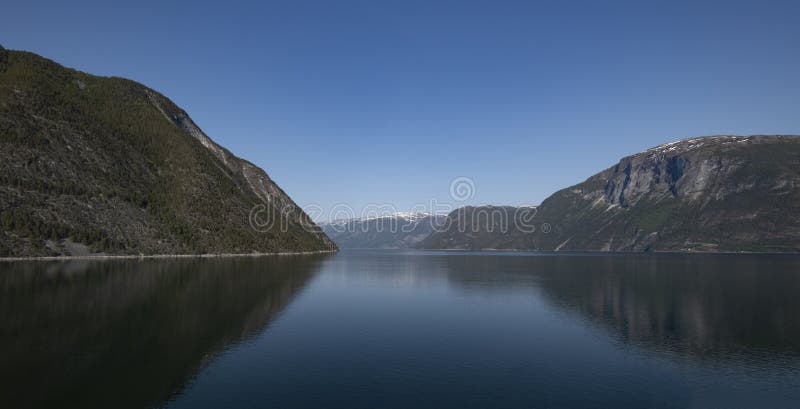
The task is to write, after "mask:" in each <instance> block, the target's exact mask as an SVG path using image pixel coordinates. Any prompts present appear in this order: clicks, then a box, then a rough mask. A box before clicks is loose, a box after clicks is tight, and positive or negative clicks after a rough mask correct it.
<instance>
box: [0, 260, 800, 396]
mask: <svg viewBox="0 0 800 409" xmlns="http://www.w3.org/2000/svg"><path fill="white" fill-rule="evenodd" d="M0 325H1V326H0V407H7V408H11V407H14V408H21V407H153V406H156V407H161V406H168V407H176V408H196V407H213V408H220V407H225V408H237V407H276V408H295V407H303V408H308V407H325V408H334V407H341V408H409V407H435V408H448V407H451V408H469V407H474V408H487V407H492V408H529V407H598V408H607V407H615V408H624V407H630V408H642V407H664V408H680V407H727V408H736V407H777V408H781V407H786V408H789V407H796V406H797V405H798V402H800V257H796V256H782V255H698V254H694V255H685V254H684V255H681V254H642V255H630V254H628V255H618V254H557V255H556V254H533V253H486V252H484V253H465V252H411V251H345V252H342V253H339V254H333V255H327V256H274V257H273V256H270V257H254V258H208V259H205V258H204V259H147V260H116V261H111V260H105V261H68V262H10V263H2V264H0Z"/></svg>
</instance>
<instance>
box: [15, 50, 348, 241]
mask: <svg viewBox="0 0 800 409" xmlns="http://www.w3.org/2000/svg"><path fill="white" fill-rule="evenodd" d="M0 178H2V179H0V227H1V228H2V234H0V256H48V255H63V254H75V253H77V252H104V253H108V254H140V253H143V254H172V253H181V254H182V253H250V252H278V251H316V250H331V249H335V245H334V244H333V243H332V242H331V241H330V240H329V239H328V238H327V237H326V236H325V234H324V233H323V232H321V230H320V229H319V227H318V226H316V225H315V224H314V223H313V222H312V221H311V220H310V219H309V218H308V216H307V215H306V214H305V213H304V212H303V211H302V210H300V209H299V208H297V206H295V204H294V202H292V200H291V199H290V198H289V197H288V196H287V195H286V194H285V193H284V192H283V191H282V190H281V189H280V188H279V187H278V186H277V185H276V184H275V183H274V182H273V181H272V180H271V179H270V178H269V176H267V174H266V173H264V171H263V170H261V169H259V168H258V167H256V166H255V165H253V164H251V163H250V162H247V161H245V160H242V159H239V158H237V157H236V156H234V155H233V154H231V153H230V152H229V151H227V150H226V149H224V148H222V147H221V146H219V145H217V144H216V143H214V142H213V141H212V140H211V139H210V138H209V137H208V136H207V135H205V134H204V133H203V132H202V131H201V130H200V129H199V128H198V127H197V126H196V125H195V124H194V122H193V121H192V120H191V118H189V116H188V115H187V114H186V112H184V111H183V110H182V109H180V108H179V107H177V106H176V105H175V104H174V103H172V101H170V100H169V99H167V98H166V97H164V96H163V95H161V94H159V93H157V92H155V91H153V90H151V89H149V88H147V87H145V86H143V85H141V84H138V83H136V82H133V81H130V80H126V79H122V78H113V77H112V78H107V77H96V76H93V75H89V74H85V73H82V72H79V71H75V70H72V69H68V68H64V67H62V66H60V65H58V64H57V63H55V62H52V61H50V60H47V59H45V58H42V57H39V56H37V55H35V54H32V53H28V52H20V51H7V50H5V49H2V48H0ZM254 208H255V209H256V212H255V213H253V214H255V215H256V216H258V218H257V219H256V220H257V222H258V223H257V224H258V225H260V224H262V223H264V222H265V221H266V220H267V218H270V219H269V220H273V222H274V223H273V225H272V226H260V227H258V228H255V229H254V228H253V227H252V226H251V223H250V217H251V210H253V209H254ZM278 215H280V220H278ZM267 227H269V228H267Z"/></svg>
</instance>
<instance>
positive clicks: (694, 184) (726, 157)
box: [419, 135, 800, 252]
mask: <svg viewBox="0 0 800 409" xmlns="http://www.w3.org/2000/svg"><path fill="white" fill-rule="evenodd" d="M456 214H457V213H456ZM798 215H800V137H799V136H796V135H751V136H737V135H717V136H709V137H693V138H686V139H681V140H678V141H674V142H669V143H666V144H662V145H658V146H656V147H653V148H650V149H648V150H646V151H643V152H639V153H636V154H633V155H629V156H626V157H624V158H622V159H620V160H619V162H618V163H616V164H615V165H612V166H611V167H609V168H607V169H605V170H603V171H601V172H598V173H597V174H595V175H592V176H590V177H589V178H587V179H586V180H585V181H583V182H581V183H578V184H576V185H574V186H571V187H568V188H565V189H562V190H559V191H558V192H556V193H554V194H553V195H551V196H550V197H548V198H546V199H545V200H544V201H543V202H542V203H541V205H539V206H538V207H537V208H536V214H535V216H534V217H533V218H532V222H533V224H534V225H538V226H539V227H540V228H539V229H538V230H537V231H534V232H524V231H520V230H519V229H512V230H510V231H508V232H507V233H505V234H498V233H497V232H492V231H487V229H486V228H482V227H483V226H475V225H474V223H472V224H470V221H469V220H468V221H467V224H466V225H464V224H462V225H460V226H459V224H458V223H457V220H456V219H455V217H454V214H453V213H451V215H450V219H451V220H452V224H453V225H454V226H457V228H455V229H449V230H448V231H444V232H437V233H434V234H432V235H431V236H430V237H428V238H426V239H425V240H424V241H423V242H421V243H420V244H419V247H421V248H463V249H478V248H496V249H515V250H548V251H549V250H553V251H554V250H573V251H726V252H727V251H760V252H797V251H800V218H798ZM508 217H509V218H513V217H512V216H511V215H509V216H508ZM544 225H548V226H550V231H548V232H543V231H542V229H541V226H544ZM459 229H460V230H464V231H470V234H469V235H468V234H462V233H463V232H459Z"/></svg>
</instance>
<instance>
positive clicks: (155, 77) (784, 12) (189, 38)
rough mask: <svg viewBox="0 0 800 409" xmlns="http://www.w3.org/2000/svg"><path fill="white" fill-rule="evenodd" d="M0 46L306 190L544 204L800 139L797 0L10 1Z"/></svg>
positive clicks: (367, 197)
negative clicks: (704, 158)
mask: <svg viewBox="0 0 800 409" xmlns="http://www.w3.org/2000/svg"><path fill="white" fill-rule="evenodd" d="M6 3H7V4H4V5H3V6H2V12H1V13H2V19H1V20H2V23H0V43H2V44H3V45H4V46H5V47H6V48H11V49H25V50H29V51H33V52H36V53H39V54H41V55H44V56H47V57H49V58H52V59H54V60H56V61H58V62H60V63H62V64H64V65H67V66H70V67H75V68H78V69H80V70H83V71H87V72H90V73H93V74H98V75H115V76H122V77H127V78H131V79H134V80H137V81H140V82H142V83H144V84H146V85H148V86H151V87H153V88H155V89H157V90H159V91H161V92H163V93H164V94H166V95H167V96H168V97H170V98H172V99H173V100H174V101H175V102H176V103H178V104H179V105H180V106H182V107H183V108H185V109H186V110H187V111H188V112H189V114H190V115H191V116H192V118H193V119H194V120H195V121H196V122H197V123H198V124H199V125H200V126H201V127H202V128H203V129H204V130H205V131H206V132H207V133H208V134H209V135H210V136H211V137H212V138H214V139H215V140H216V141H217V142H219V143H220V144H222V145H224V146H226V147H228V148H229V149H230V150H231V151H233V152H234V153H235V154H237V155H239V156H242V157H244V158H246V159H249V160H251V161H252V162H254V163H256V164H257V165H260V166H262V167H263V168H264V169H265V170H266V171H267V172H268V173H269V174H270V175H271V176H272V177H273V178H274V179H275V180H276V181H277V182H278V183H279V184H280V185H281V186H282V187H283V188H284V189H285V190H286V191H287V192H288V193H289V194H290V195H291V196H292V197H293V198H294V199H295V200H296V201H297V202H298V203H300V204H301V205H308V204H312V203H313V204H317V205H320V206H322V207H324V208H331V207H332V206H333V205H334V204H337V203H348V204H350V205H352V206H354V207H356V208H361V207H363V206H364V205H366V204H368V203H381V204H382V203H391V204H394V205H395V206H397V207H398V208H399V209H401V210H406V209H408V208H410V207H411V206H412V205H414V204H416V203H427V202H428V201H429V200H431V199H438V200H439V201H440V202H451V200H450V198H449V196H450V194H449V186H450V181H451V180H452V179H453V178H455V177H459V176H466V177H469V178H472V179H473V180H474V182H475V186H476V191H475V196H474V197H473V198H472V199H471V200H469V201H468V202H466V203H469V204H480V203H492V204H510V205H517V204H536V203H539V202H540V201H541V200H542V199H544V198H545V197H547V196H548V195H549V194H550V193H552V192H554V191H555V190H557V189H560V188H563V187H566V186H569V185H572V184H575V183H577V182H580V181H582V180H583V179H585V178H586V177H588V176H590V175H591V174H593V173H595V172H597V171H599V170H602V169H604V168H606V167H608V166H610V165H612V164H613V163H615V162H616V161H617V160H618V159H619V158H620V157H621V156H624V155H627V154H631V153H634V152H637V151H640V150H644V149H646V148H648V147H651V146H654V145H657V144H660V143H663V142H667V141H670V140H674V139H678V138H682V137H688V136H697V135H708V134H723V133H734V134H752V133H800V98H799V97H800V21H798V20H799V19H800V1H749V2H739V1H719V2H703V1H686V2H679V1H658V2H651V1H642V0H636V1H619V2H610V1H609V2H605V1H597V0H595V1H542V2H535V1H518V2H516V1H505V2H504V1H433V0H430V1H408V0H403V1H391V2H381V1H320V2H305V1H281V2H269V1H265V2H255V1H254V2H237V1H223V2H220V1H214V2H202V1H195V2H184V3H183V4H178V2H152V3H149V2H145V1H139V2H125V3H122V2H110V1H96V2H80V1H58V2H52V3H50V4H44V3H43V2H39V1H24V2H23V1H15V2H6Z"/></svg>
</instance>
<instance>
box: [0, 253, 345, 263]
mask: <svg viewBox="0 0 800 409" xmlns="http://www.w3.org/2000/svg"><path fill="white" fill-rule="evenodd" d="M337 252H338V250H318V251H283V252H276V253H213V254H146V255H145V254H138V255H137V254H104V255H89V256H37V257H0V263H2V262H12V261H74V260H130V259H157V258H218V257H220V258H221V257H265V256H302V255H312V254H328V253H337Z"/></svg>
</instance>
